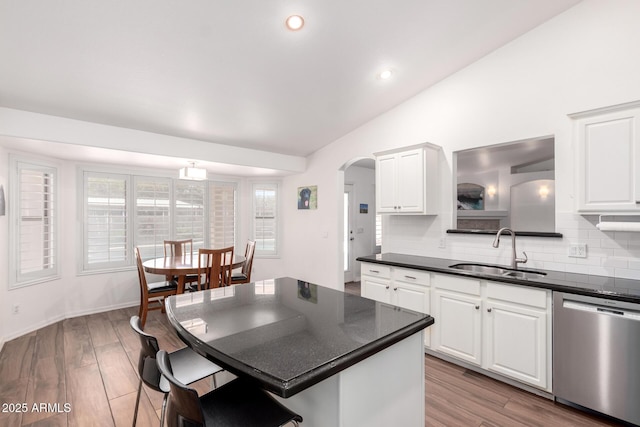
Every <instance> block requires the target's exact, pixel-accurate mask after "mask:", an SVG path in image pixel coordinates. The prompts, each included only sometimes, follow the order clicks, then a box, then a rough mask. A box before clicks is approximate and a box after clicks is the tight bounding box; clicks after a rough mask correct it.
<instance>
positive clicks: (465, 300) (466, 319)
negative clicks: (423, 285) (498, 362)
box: [433, 289, 482, 365]
mask: <svg viewBox="0 0 640 427" xmlns="http://www.w3.org/2000/svg"><path fill="white" fill-rule="evenodd" d="M433 302H434V305H433V313H434V314H433V317H434V318H435V320H436V321H435V323H434V325H433V326H435V329H434V337H433V349H434V350H437V351H441V352H443V353H447V354H449V355H451V356H454V357H457V358H459V359H462V360H465V361H467V362H469V363H473V364H475V365H480V362H481V348H482V347H481V341H480V339H481V333H482V330H481V321H482V318H481V312H480V297H474V296H471V295H466V294H458V293H454V292H448V291H444V290H441V289H435V291H434V301H433Z"/></svg>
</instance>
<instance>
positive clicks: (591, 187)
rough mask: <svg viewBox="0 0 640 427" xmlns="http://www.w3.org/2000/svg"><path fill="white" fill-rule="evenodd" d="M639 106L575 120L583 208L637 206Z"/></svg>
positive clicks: (604, 209)
mask: <svg viewBox="0 0 640 427" xmlns="http://www.w3.org/2000/svg"><path fill="white" fill-rule="evenodd" d="M638 125H640V109H631V110H625V111H618V112H613V113H608V114H602V115H598V116H595V117H587V118H583V119H581V120H579V121H578V149H579V163H578V165H579V168H578V170H579V177H578V184H579V193H578V200H579V201H578V203H579V206H578V209H579V210H580V211H582V212H607V211H628V210H636V209H638V206H637V203H639V202H640V194H639V193H640V185H639V182H638V181H639V179H640V176H639V172H640V171H639V170H638V165H639V162H638V159H639V156H640V137H639V134H638V129H637V127H638Z"/></svg>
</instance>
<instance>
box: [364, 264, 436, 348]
mask: <svg viewBox="0 0 640 427" xmlns="http://www.w3.org/2000/svg"><path fill="white" fill-rule="evenodd" d="M361 271H362V278H361V282H360V286H361V290H360V293H361V295H362V296H363V297H365V298H371V299H373V300H376V301H379V302H382V303H387V304H391V305H392V306H397V307H400V308H406V309H408V310H413V311H417V312H419V313H425V314H430V313H429V311H430V310H429V309H430V307H431V293H430V289H431V288H430V278H429V273H427V272H423V271H418V270H409V269H404V268H397V267H388V266H384V265H377V264H362V267H361ZM391 305H389V306H382V308H381V310H388V309H393V307H392V306H391ZM383 315H384V314H383ZM430 329H431V328H427V329H425V331H424V344H425V346H427V347H429V346H430V345H431V332H430Z"/></svg>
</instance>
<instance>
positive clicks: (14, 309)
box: [11, 304, 20, 314]
mask: <svg viewBox="0 0 640 427" xmlns="http://www.w3.org/2000/svg"><path fill="white" fill-rule="evenodd" d="M11 312H12V313H13V314H18V313H20V305H19V304H13V309H12V310H11Z"/></svg>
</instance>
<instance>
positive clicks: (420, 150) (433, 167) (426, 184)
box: [376, 144, 440, 215]
mask: <svg viewBox="0 0 640 427" xmlns="http://www.w3.org/2000/svg"><path fill="white" fill-rule="evenodd" d="M439 151H440V147H438V146H436V145H432V144H421V145H417V146H413V147H407V148H404V149H401V150H393V151H385V152H382V153H376V212H377V213H379V214H412V215H437V214H438V211H439V197H438V194H439V192H438V191H439V186H440V183H439V179H438V177H439V172H438V154H439Z"/></svg>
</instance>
